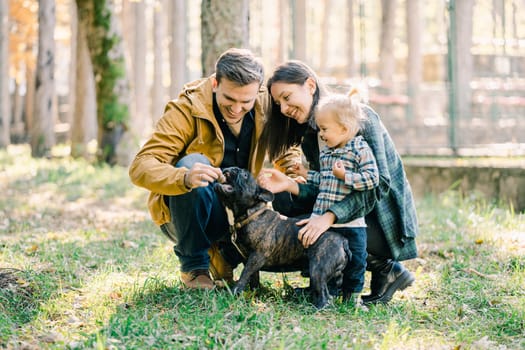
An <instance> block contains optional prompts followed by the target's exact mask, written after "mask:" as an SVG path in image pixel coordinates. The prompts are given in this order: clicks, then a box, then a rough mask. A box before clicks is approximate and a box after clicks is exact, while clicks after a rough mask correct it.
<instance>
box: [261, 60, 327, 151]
mask: <svg viewBox="0 0 525 350" xmlns="http://www.w3.org/2000/svg"><path fill="white" fill-rule="evenodd" d="M308 78H311V79H313V80H314V81H315V85H316V87H315V92H314V94H313V101H312V105H311V106H310V113H309V115H308V122H307V123H304V124H299V123H297V122H296V121H295V120H294V119H292V118H288V117H286V116H285V115H283V114H282V113H281V108H280V106H279V105H277V104H276V103H275V101H274V100H273V98H272V97H271V94H270V101H271V108H270V111H269V114H268V116H267V121H266V126H265V128H264V132H263V134H262V136H261V139H260V143H261V146H262V147H264V148H265V149H267V150H268V155H269V158H270V161H273V160H274V159H276V158H277V157H279V156H280V155H281V154H283V153H284V152H285V151H286V150H287V149H288V148H290V147H291V146H296V145H299V144H300V143H301V139H302V137H303V135H304V132H305V130H306V128H307V127H308V125H309V123H310V122H311V120H313V114H314V111H315V106H316V105H317V103H318V102H319V98H320V97H321V95H324V94H325V88H324V86H323V85H322V84H321V83H320V82H319V79H318V78H317V75H316V74H315V73H314V71H313V70H312V69H311V68H310V67H308V66H307V65H306V64H305V63H303V62H301V61H297V60H290V61H287V62H285V63H282V64H281V65H279V66H277V68H275V70H274V72H273V74H272V76H271V77H270V78H269V79H268V82H267V83H266V86H267V88H268V93H270V91H271V88H272V84H274V83H277V82H280V83H286V84H297V85H303V84H304V83H305V82H306V80H307V79H308Z"/></svg>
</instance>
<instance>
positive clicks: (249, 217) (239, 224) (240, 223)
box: [234, 203, 268, 230]
mask: <svg viewBox="0 0 525 350" xmlns="http://www.w3.org/2000/svg"><path fill="white" fill-rule="evenodd" d="M266 209H268V206H267V205H266V203H261V204H259V208H258V209H257V210H256V211H255V212H253V213H251V214H249V215H247V216H246V217H244V218H241V220H239V221H237V222H235V224H234V227H235V229H236V230H238V229H240V228H241V227H243V226H244V225H246V224H248V223H249V222H250V221H252V220H253V219H255V218H256V217H257V216H259V215H261V214H262V212H263V211H265V210H266Z"/></svg>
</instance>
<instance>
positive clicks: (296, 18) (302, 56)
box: [291, 0, 306, 60]
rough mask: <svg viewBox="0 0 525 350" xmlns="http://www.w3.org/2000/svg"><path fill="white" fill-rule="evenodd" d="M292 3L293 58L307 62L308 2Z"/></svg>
mask: <svg viewBox="0 0 525 350" xmlns="http://www.w3.org/2000/svg"><path fill="white" fill-rule="evenodd" d="M291 1H292V6H291V8H292V21H293V24H292V32H293V38H292V42H293V54H292V56H293V58H295V59H298V60H306V0H291Z"/></svg>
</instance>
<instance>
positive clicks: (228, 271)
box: [208, 243, 233, 286]
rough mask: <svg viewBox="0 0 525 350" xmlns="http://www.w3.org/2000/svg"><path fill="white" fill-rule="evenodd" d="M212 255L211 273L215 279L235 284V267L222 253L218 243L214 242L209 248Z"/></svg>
mask: <svg viewBox="0 0 525 350" xmlns="http://www.w3.org/2000/svg"><path fill="white" fill-rule="evenodd" d="M208 255H209V256H210V274H211V276H212V277H213V279H214V280H215V281H222V280H224V282H226V283H228V285H230V286H232V285H233V268H232V267H231V265H230V264H228V262H227V261H226V260H224V258H223V257H222V255H221V252H220V251H219V246H218V245H217V243H213V244H212V245H211V248H210V249H208Z"/></svg>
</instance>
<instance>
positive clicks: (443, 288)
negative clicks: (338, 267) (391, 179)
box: [0, 146, 525, 349]
mask: <svg viewBox="0 0 525 350" xmlns="http://www.w3.org/2000/svg"><path fill="white" fill-rule="evenodd" d="M0 190H1V191H2V192H3V193H4V195H3V196H1V197H0V348H13V349H17V348H45V349H63V348H69V349H165V348H194V349H202V348H215V349H248V348H249V349H304V348H309V349H460V348H461V349H494V348H496V349H520V348H525V340H524V339H525V306H524V305H525V291H524V286H525V258H524V257H525V215H524V214H523V213H521V214H520V213H515V212H513V211H512V209H509V208H508V207H506V206H505V205H501V204H498V203H490V202H487V201H486V200H484V199H482V198H479V197H477V196H475V195H472V196H471V197H468V198H467V197H464V196H461V195H459V194H458V193H457V192H454V191H452V190H451V191H448V192H445V193H443V194H442V195H440V196H433V197H425V198H418V200H417V205H418V214H419V220H420V228H421V232H420V235H419V236H418V247H419V252H420V257H419V258H418V259H414V260H411V261H407V262H406V263H405V265H406V266H407V267H408V268H409V269H410V270H411V271H413V272H414V273H415V274H416V283H415V284H414V286H412V287H411V288H408V289H407V290H406V291H404V292H402V293H396V295H395V297H394V299H393V300H392V302H391V303H390V304H389V305H387V306H384V305H378V306H374V307H371V308H370V309H369V311H368V312H367V311H364V310H361V309H354V308H352V307H351V306H349V305H346V304H344V303H342V302H341V301H340V300H335V301H334V302H333V305H331V306H330V307H329V308H327V309H325V310H322V311H316V310H315V309H314V308H313V307H312V306H311V305H310V304H309V303H308V301H307V300H304V299H302V298H299V297H296V296H294V295H293V293H291V288H292V287H293V286H297V285H305V284H306V283H307V281H306V280H305V279H303V278H301V277H300V276H299V275H298V274H270V273H263V274H262V277H261V279H262V283H263V286H262V288H261V289H259V290H256V291H248V292H246V293H244V295H242V296H240V297H235V296H233V295H231V293H230V292H229V291H228V290H227V289H224V290H219V291H213V292H199V291H185V290H183V289H181V285H180V281H179V270H178V262H177V259H176V258H175V256H174V254H173V252H172V247H171V244H170V242H169V241H168V240H167V239H165V238H164V237H163V236H162V235H161V234H160V231H159V230H158V228H157V227H155V226H154V225H153V224H152V223H151V221H150V219H149V215H148V213H147V209H146V205H145V203H146V197H147V193H146V191H144V190H142V189H139V188H136V187H133V186H132V185H131V184H130V183H129V180H128V176H127V169H125V168H120V167H108V166H94V165H91V164H89V163H87V162H85V161H82V160H72V159H69V158H57V159H53V160H46V159H32V158H31V157H30V156H29V151H28V149H27V148H26V147H22V146H17V147H11V148H9V150H8V151H5V150H4V151H0ZM235 272H236V274H237V275H238V274H239V273H240V268H239V269H237V270H236V271H235ZM368 278H369V276H368V275H367V279H368ZM367 284H368V283H367ZM365 293H367V291H366V290H365Z"/></svg>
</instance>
